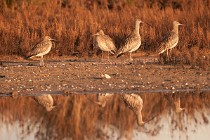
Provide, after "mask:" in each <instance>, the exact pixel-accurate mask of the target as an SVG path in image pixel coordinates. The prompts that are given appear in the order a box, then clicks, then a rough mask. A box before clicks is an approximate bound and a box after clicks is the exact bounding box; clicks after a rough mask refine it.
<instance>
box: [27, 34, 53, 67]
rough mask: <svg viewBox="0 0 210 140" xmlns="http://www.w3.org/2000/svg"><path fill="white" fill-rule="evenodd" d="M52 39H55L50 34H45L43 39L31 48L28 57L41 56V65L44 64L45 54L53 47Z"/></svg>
mask: <svg viewBox="0 0 210 140" xmlns="http://www.w3.org/2000/svg"><path fill="white" fill-rule="evenodd" d="M52 40H54V39H51V38H50V37H49V36H45V38H44V40H43V41H41V42H39V43H38V44H36V45H35V46H34V47H33V48H32V49H31V51H30V52H29V53H28V55H27V57H26V58H27V59H28V58H32V57H35V56H40V57H41V60H40V66H44V60H43V56H44V55H46V54H48V53H49V52H50V50H51V47H52V42H51V41H52Z"/></svg>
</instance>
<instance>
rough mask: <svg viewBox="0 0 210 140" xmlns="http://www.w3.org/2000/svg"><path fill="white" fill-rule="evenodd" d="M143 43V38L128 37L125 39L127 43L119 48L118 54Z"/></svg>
mask: <svg viewBox="0 0 210 140" xmlns="http://www.w3.org/2000/svg"><path fill="white" fill-rule="evenodd" d="M140 45H141V38H140V37H131V36H130V37H128V38H127V39H126V40H125V44H124V45H123V46H122V47H121V48H120V49H119V51H118V55H120V54H122V53H125V52H129V51H131V50H132V49H134V48H136V47H139V46H140Z"/></svg>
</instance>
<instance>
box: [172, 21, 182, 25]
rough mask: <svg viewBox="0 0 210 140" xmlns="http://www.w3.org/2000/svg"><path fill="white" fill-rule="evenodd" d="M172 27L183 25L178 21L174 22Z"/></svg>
mask: <svg viewBox="0 0 210 140" xmlns="http://www.w3.org/2000/svg"><path fill="white" fill-rule="evenodd" d="M173 25H174V26H179V25H183V24H181V23H179V22H178V21H174V22H173Z"/></svg>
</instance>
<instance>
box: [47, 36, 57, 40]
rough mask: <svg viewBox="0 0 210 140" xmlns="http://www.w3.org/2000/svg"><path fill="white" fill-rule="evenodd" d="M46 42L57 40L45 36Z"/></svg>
mask: <svg viewBox="0 0 210 140" xmlns="http://www.w3.org/2000/svg"><path fill="white" fill-rule="evenodd" d="M44 40H49V41H52V40H55V39H52V38H51V37H49V36H45V37H44Z"/></svg>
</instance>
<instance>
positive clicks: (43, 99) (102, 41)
mask: <svg viewBox="0 0 210 140" xmlns="http://www.w3.org/2000/svg"><path fill="white" fill-rule="evenodd" d="M141 23H143V22H142V21H141V20H139V19H136V20H135V25H134V29H133V31H132V32H131V34H130V35H129V36H128V38H127V39H126V40H125V43H124V45H123V46H122V47H121V48H119V50H117V49H116V47H115V43H114V41H113V40H112V39H111V38H110V37H109V36H108V35H105V34H104V32H103V30H100V31H99V32H97V33H96V34H94V35H93V37H94V39H93V40H94V42H93V44H94V45H96V46H97V47H99V48H100V49H101V50H102V58H103V51H107V52H108V59H109V52H110V53H112V54H116V57H119V56H121V55H122V54H124V53H126V52H129V53H130V60H132V52H134V51H136V50H137V49H138V48H139V47H140V45H141V36H140V34H139V27H140V24H141ZM179 25H182V24H181V23H179V22H177V21H174V22H173V29H172V31H171V32H169V33H168V35H167V36H166V37H165V38H164V40H163V42H162V43H161V45H160V46H159V48H158V50H157V53H158V54H159V55H161V54H162V53H164V52H166V53H167V56H168V51H169V50H171V49H172V48H174V47H175V46H176V45H177V44H178V40H179V36H178V26H179ZM52 40H54V39H51V38H50V37H49V36H46V37H45V38H44V40H43V41H41V42H40V43H38V44H37V45H35V46H34V47H33V48H32V50H31V51H30V52H29V53H28V55H27V57H26V58H31V57H34V56H40V57H41V60H40V66H43V65H44V61H43V56H44V55H46V54H48V53H49V52H50V50H51V47H52V42H51V41H52ZM112 96H113V94H109V93H104V94H101V93H99V94H97V101H93V102H94V103H96V104H98V105H100V106H102V107H104V106H105V104H106V101H107V100H108V99H109V98H110V97H112ZM120 97H121V99H122V100H123V101H124V102H125V104H126V105H127V106H128V107H129V108H130V109H131V110H132V111H133V112H134V114H135V115H136V118H137V124H138V125H143V124H144V121H143V120H142V113H141V111H142V108H143V100H142V98H141V97H140V96H139V95H137V94H120ZM34 100H35V101H37V102H38V103H39V104H40V105H42V106H43V107H44V108H45V109H46V110H47V111H51V110H52V109H53V108H54V107H55V106H53V98H52V96H51V95H50V94H44V95H40V96H35V97H34ZM174 104H175V107H176V112H181V111H182V110H184V108H181V107H180V99H179V100H178V101H175V102H174Z"/></svg>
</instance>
